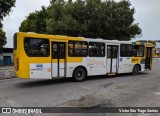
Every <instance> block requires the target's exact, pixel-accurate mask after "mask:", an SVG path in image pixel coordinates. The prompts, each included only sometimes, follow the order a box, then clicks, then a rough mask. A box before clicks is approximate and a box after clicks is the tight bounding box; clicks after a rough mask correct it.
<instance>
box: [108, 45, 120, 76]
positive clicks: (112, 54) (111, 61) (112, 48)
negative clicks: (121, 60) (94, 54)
mask: <svg viewBox="0 0 160 116" xmlns="http://www.w3.org/2000/svg"><path fill="white" fill-rule="evenodd" d="M117 62H118V46H116V45H108V46H107V73H108V74H116V73H117V70H118V68H117V66H118V65H117Z"/></svg>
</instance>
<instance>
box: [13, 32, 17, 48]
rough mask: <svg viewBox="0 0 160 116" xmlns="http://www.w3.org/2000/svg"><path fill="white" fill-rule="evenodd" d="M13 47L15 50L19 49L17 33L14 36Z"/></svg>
mask: <svg viewBox="0 0 160 116" xmlns="http://www.w3.org/2000/svg"><path fill="white" fill-rule="evenodd" d="M13 48H14V50H16V49H17V34H14V37H13Z"/></svg>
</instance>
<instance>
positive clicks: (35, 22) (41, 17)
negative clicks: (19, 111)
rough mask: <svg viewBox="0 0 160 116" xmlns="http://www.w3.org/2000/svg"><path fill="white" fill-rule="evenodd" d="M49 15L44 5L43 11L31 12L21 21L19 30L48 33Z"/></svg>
mask: <svg viewBox="0 0 160 116" xmlns="http://www.w3.org/2000/svg"><path fill="white" fill-rule="evenodd" d="M47 16H48V14H47V10H46V8H45V7H44V6H42V10H41V11H35V12H33V13H30V15H29V16H28V17H27V19H25V20H24V21H23V22H22V23H21V26H20V27H19V30H20V31H22V32H36V33H46V19H47Z"/></svg>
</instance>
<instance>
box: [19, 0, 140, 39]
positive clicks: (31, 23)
mask: <svg viewBox="0 0 160 116" xmlns="http://www.w3.org/2000/svg"><path fill="white" fill-rule="evenodd" d="M40 12H41V11H40ZM134 13H135V9H134V8H132V7H131V3H130V2H129V1H128V0H122V1H120V2H115V1H113V0H109V1H108V0H106V1H104V0H75V1H72V0H68V1H65V0H51V1H50V6H49V7H47V8H46V9H45V13H44V14H45V17H44V18H43V17H39V12H34V13H31V14H30V15H29V16H28V17H27V19H26V20H24V21H23V22H22V24H21V27H20V31H25V32H26V31H29V30H33V31H34V32H37V33H41V32H43V33H47V34H55V35H68V36H83V37H88V38H103V39H109V40H112V39H118V40H130V39H131V38H134V37H136V36H137V35H141V29H140V27H139V26H138V24H135V23H133V22H134ZM33 14H34V17H32V20H30V17H31V16H32V15H33ZM42 14H43V13H42ZM40 19H42V20H40ZM37 20H40V22H41V23H42V22H43V24H44V25H43V26H44V27H45V28H44V27H43V28H42V29H43V31H41V28H40V27H41V25H39V24H40V22H39V23H35V22H36V21H37ZM24 24H25V25H24ZM36 25H39V26H40V27H39V28H37V26H36Z"/></svg>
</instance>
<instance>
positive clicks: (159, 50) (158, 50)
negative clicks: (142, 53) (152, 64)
mask: <svg viewBox="0 0 160 116" xmlns="http://www.w3.org/2000/svg"><path fill="white" fill-rule="evenodd" d="M154 42H155V48H154V57H155V58H160V41H154Z"/></svg>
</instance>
